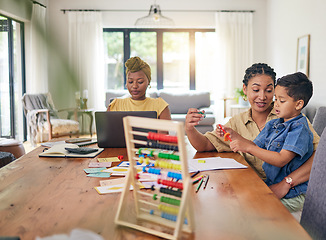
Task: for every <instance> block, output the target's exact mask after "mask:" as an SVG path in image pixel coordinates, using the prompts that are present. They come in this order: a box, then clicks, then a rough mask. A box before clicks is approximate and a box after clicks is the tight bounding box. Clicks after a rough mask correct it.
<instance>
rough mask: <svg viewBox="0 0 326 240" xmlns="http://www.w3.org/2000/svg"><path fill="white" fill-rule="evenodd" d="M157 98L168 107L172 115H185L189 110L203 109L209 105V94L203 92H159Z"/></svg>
mask: <svg viewBox="0 0 326 240" xmlns="http://www.w3.org/2000/svg"><path fill="white" fill-rule="evenodd" d="M159 96H160V97H161V98H163V99H164V100H165V101H166V102H167V103H168V104H169V105H170V106H169V108H170V111H171V113H172V114H174V113H187V112H188V109H189V108H203V107H209V106H210V105H211V100H210V93H209V92H204V91H203V92H201V91H196V90H187V91H178V92H176V91H174V92H173V91H160V92H159Z"/></svg>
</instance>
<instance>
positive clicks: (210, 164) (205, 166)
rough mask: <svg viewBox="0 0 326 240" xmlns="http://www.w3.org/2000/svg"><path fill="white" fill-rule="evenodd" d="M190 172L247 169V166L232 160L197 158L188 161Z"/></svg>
mask: <svg viewBox="0 0 326 240" xmlns="http://www.w3.org/2000/svg"><path fill="white" fill-rule="evenodd" d="M188 167H189V172H196V171H198V170H199V171H209V170H218V169H234V168H247V166H245V165H243V164H241V163H238V162H237V161H236V160H234V159H232V158H221V157H211V158H196V159H188Z"/></svg>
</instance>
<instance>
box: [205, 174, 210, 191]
mask: <svg viewBox="0 0 326 240" xmlns="http://www.w3.org/2000/svg"><path fill="white" fill-rule="evenodd" d="M208 179H209V175H206V181H205V185H204V189H205V188H206V186H207V182H208Z"/></svg>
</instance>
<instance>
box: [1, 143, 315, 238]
mask: <svg viewBox="0 0 326 240" xmlns="http://www.w3.org/2000/svg"><path fill="white" fill-rule="evenodd" d="M42 150H43V148H42V147H39V148H37V149H35V150H33V151H32V152H30V153H28V154H26V155H25V156H23V157H22V158H20V159H19V160H16V161H15V162H13V163H11V164H9V165H7V166H5V167H3V168H1V169H0V236H20V238H21V239H35V237H36V236H39V237H45V236H51V235H54V234H60V233H61V234H62V233H65V234H69V233H70V231H71V230H72V229H75V228H82V229H88V230H91V231H93V232H95V233H98V234H100V235H102V236H103V237H104V239H158V238H157V237H155V236H152V235H149V234H146V233H143V232H140V231H137V230H133V229H129V228H126V227H121V226H117V225H115V223H114V218H115V215H116V211H117V208H118V204H119V199H120V195H121V193H112V194H106V195H99V194H98V193H97V192H96V191H95V189H94V187H96V186H99V185H100V184H99V181H100V180H102V179H98V178H91V177H87V176H86V174H85V173H84V171H83V169H84V168H87V167H88V164H89V162H93V161H94V162H95V161H96V158H93V159H85V158H84V159H82V158H79V159H78V158H77V159H72V158H71V159H69V158H66V159H65V158H39V157H38V154H39V153H41V152H42ZM190 154H193V152H192V153H190ZM118 155H123V156H124V160H126V159H127V153H126V149H123V148H112V149H105V151H104V152H102V153H101V154H100V155H98V156H97V157H116V156H118ZM192 156H193V155H192ZM215 156H220V157H227V158H234V159H236V160H237V161H238V162H240V163H242V164H245V165H247V164H246V162H245V161H244V159H243V158H242V157H241V156H240V155H239V154H235V153H217V152H205V153H196V154H195V155H194V157H195V158H199V157H215ZM207 173H208V174H209V176H210V179H209V182H208V185H207V187H206V189H205V190H204V189H200V190H199V192H198V193H195V186H194V187H193V205H194V216H195V232H194V234H192V235H189V234H188V235H187V234H183V237H182V238H183V239H287V240H288V239H310V237H309V235H308V234H307V233H306V232H305V230H304V229H303V228H302V227H301V225H300V224H299V223H298V222H297V221H296V220H295V219H294V218H293V217H292V215H291V214H290V213H289V212H288V211H287V209H286V208H285V207H284V206H283V205H282V204H281V202H280V201H279V200H278V199H277V198H276V197H275V195H274V194H273V193H272V192H271V191H270V189H269V188H268V187H267V186H266V185H265V184H264V183H263V181H262V180H261V179H260V178H259V177H258V175H257V174H256V173H255V172H254V171H253V170H252V169H251V168H250V167H248V168H247V169H234V170H216V171H209V172H207Z"/></svg>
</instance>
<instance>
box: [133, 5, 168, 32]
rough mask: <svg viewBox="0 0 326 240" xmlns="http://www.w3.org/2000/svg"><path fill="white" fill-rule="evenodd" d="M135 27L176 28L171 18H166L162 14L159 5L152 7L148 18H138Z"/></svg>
mask: <svg viewBox="0 0 326 240" xmlns="http://www.w3.org/2000/svg"><path fill="white" fill-rule="evenodd" d="M135 26H139V27H169V26H174V21H173V20H172V19H171V18H168V17H164V16H163V15H162V13H161V9H160V6H159V5H157V4H154V5H151V8H150V10H149V13H148V15H147V16H145V17H142V18H138V19H137V20H136V22H135Z"/></svg>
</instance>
